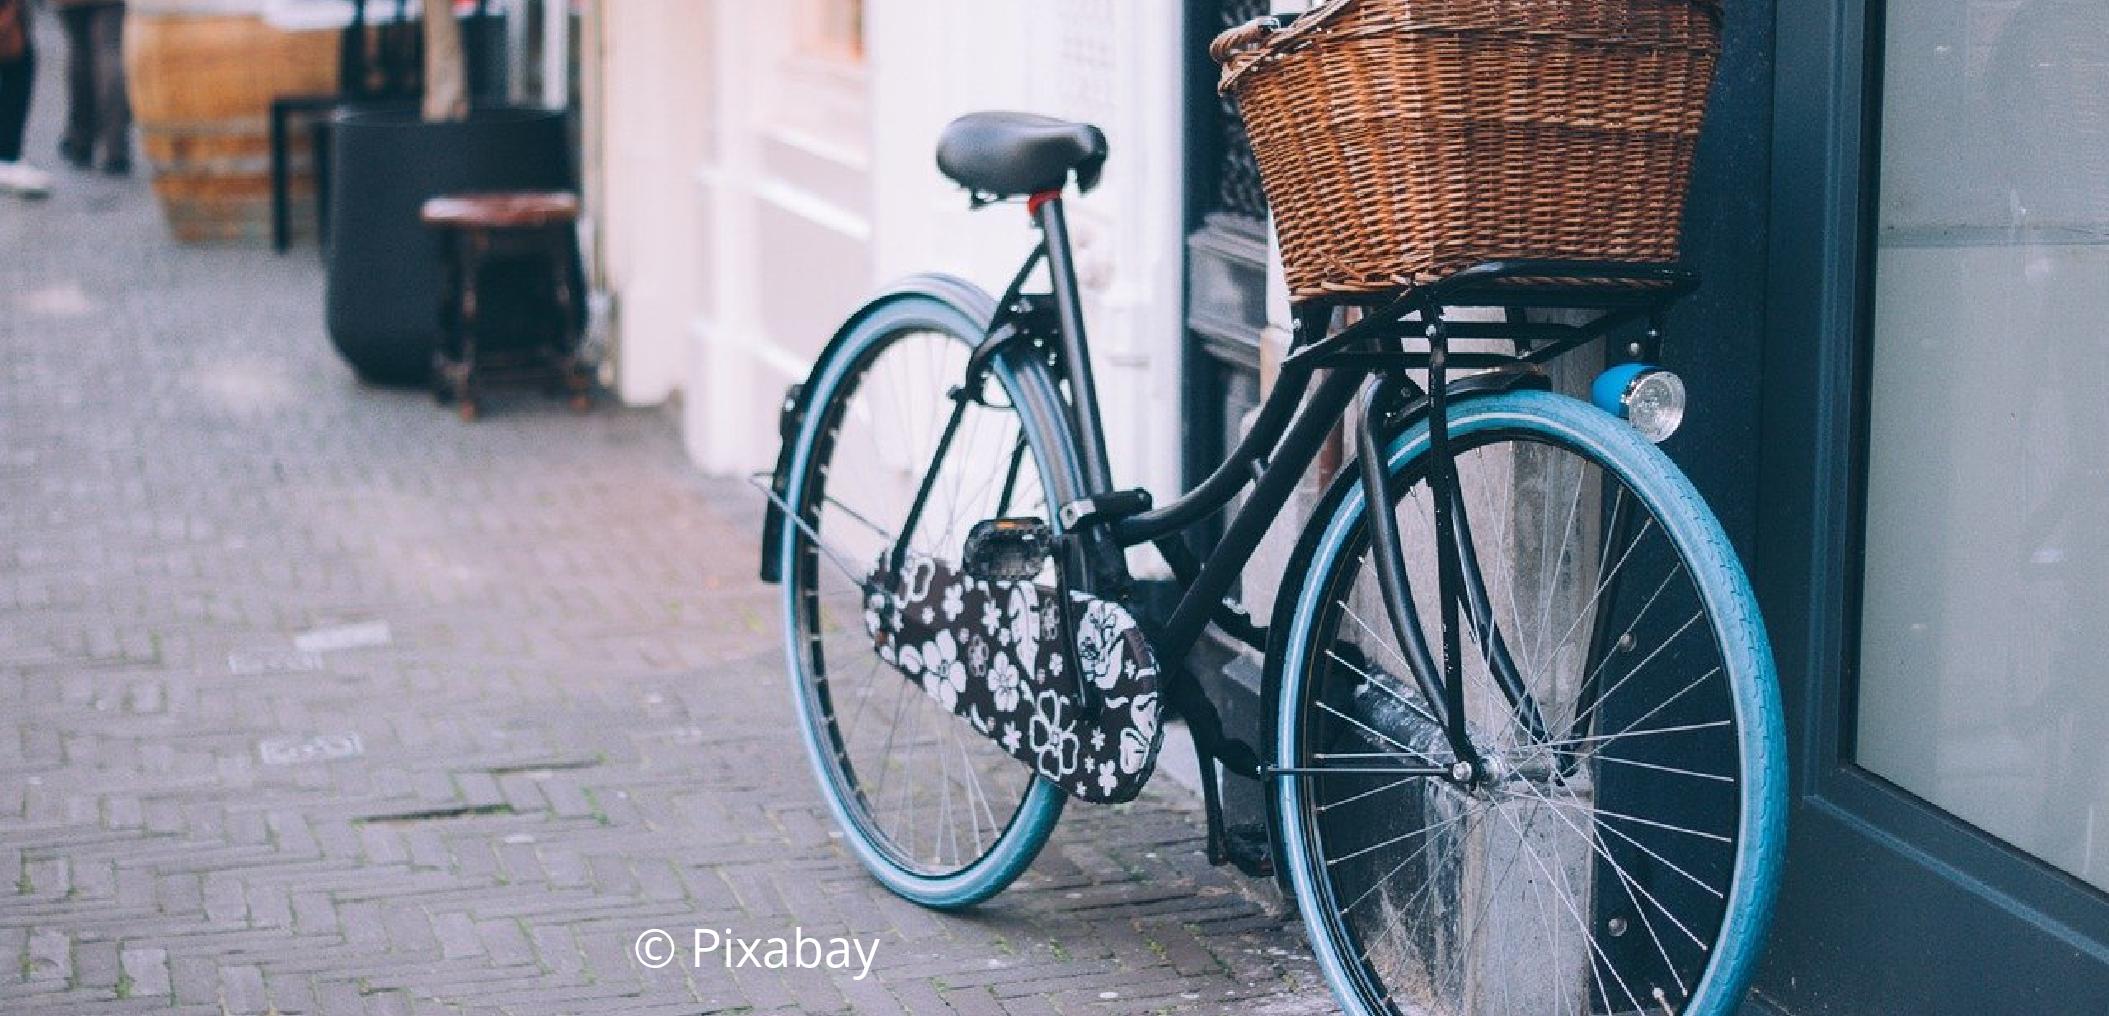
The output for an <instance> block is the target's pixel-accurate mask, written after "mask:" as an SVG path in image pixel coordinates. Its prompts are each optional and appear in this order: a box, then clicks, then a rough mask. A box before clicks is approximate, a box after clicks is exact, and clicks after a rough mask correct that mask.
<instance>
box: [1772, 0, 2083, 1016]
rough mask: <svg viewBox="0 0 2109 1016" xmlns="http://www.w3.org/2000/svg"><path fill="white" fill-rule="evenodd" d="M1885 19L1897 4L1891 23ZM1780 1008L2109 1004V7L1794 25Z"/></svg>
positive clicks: (1779, 498)
mask: <svg viewBox="0 0 2109 1016" xmlns="http://www.w3.org/2000/svg"><path fill="white" fill-rule="evenodd" d="M1885 6H1886V8H1887V9H1886V10H1883V9H1882V8H1884V7H1885ZM1778 12H1779V18H1778V22H1777V24H1778V33H1779V34H1778V42H1777V60H1778V66H1777V74H1776V80H1777V81H1778V82H1779V85H1778V88H1777V91H1776V101H1777V108H1776V109H1775V121H1774V122H1775V125H1776V133H1775V158H1774V163H1773V165H1774V179H1773V186H1772V193H1773V195H1774V202H1773V221H1772V232H1773V236H1774V237H1775V241H1774V243H1773V246H1772V255H1771V258H1770V262H1771V269H1772V270H1771V292H1770V298H1769V300H1768V306H1769V308H1770V314H1769V320H1768V326H1769V327H1768V339H1767V344H1766V354H1765V363H1766V374H1765V382H1764V385H1765V403H1766V411H1767V416H1766V424H1765V427H1764V432H1763V433H1764V452H1763V454H1764V458H1765V466H1766V468H1765V469H1764V471H1763V481H1762V484H1761V486H1762V490H1763V496H1762V499H1761V504H1760V508H1759V530H1760V533H1761V539H1760V558H1759V568H1758V570H1759V574H1760V580H1761V583H1762V586H1763V595H1765V596H1766V597H1767V607H1768V620H1769V621H1771V623H1772V627H1773V634H1774V641H1775V644H1776V647H1777V649H1778V651H1779V657H1780V661H1781V670H1782V675H1783V679H1784V680H1785V681H1786V682H1787V685H1786V687H1787V692H1788V696H1789V702H1790V712H1791V713H1792V715H1794V716H1795V717H1797V718H1798V719H1801V720H1802V721H1803V722H1802V723H1801V724H1800V730H1799V731H1798V733H1799V737H1798V738H1797V739H1796V740H1797V743H1796V745H1795V749H1796V750H1795V763H1796V775H1797V778H1798V779H1797V782H1798V783H1799V787H1798V789H1799V791H1800V793H1799V795H1798V797H1799V807H1798V808H1797V809H1796V812H1795V815H1794V835H1793V841H1792V847H1791V852H1790V857H1789V868H1788V878H1787V887H1786V891H1785V895H1784V898H1783V900H1782V907H1781V913H1780V920H1779V924H1778V930H1777V932H1776V933H1775V935H1774V936H1773V945H1772V948H1771V951H1770V954H1769V957H1768V965H1767V968H1766V972H1765V975H1764V977H1763V978H1762V982H1761V985H1760V988H1761V991H1762V992H1763V993H1764V995H1765V996H1767V997H1768V998H1769V999H1770V1000H1773V1001H1775V1002H1777V1003H1780V1004H1781V1006H1782V1007H1783V1008H1785V1009H1786V1010H1787V1011H1788V1012H1791V1013H1796V1014H1801V1013H1841V1014H1843V1013H1850V1014H1853V1016H1876V1014H1887V1013H1900V1014H1913V1016H1918V1014H1942V1013H1957V1014H2005V1013H2017V1014H2018V1013H2030V1014H2036V1013H2044V1014H2050V1013H2059V1014H2063V1013H2073V1014H2081V1013H2088V1014H2092V1013H2102V1012H2109V892H2105V890H2109V624H2105V621H2104V611H2105V610H2109V528H2105V527H2104V519H2109V5H2105V4H2104V3H2103V2H2102V0H1914V2H1911V3H1901V2H1899V3H1889V4H1886V5H1884V4H1880V3H1870V4H1867V5H1865V7H1864V8H1863V7H1862V5H1854V4H1837V3H1832V2H1824V0H1780V2H1779V4H1778Z"/></svg>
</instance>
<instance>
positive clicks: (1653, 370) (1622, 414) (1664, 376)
mask: <svg viewBox="0 0 2109 1016" xmlns="http://www.w3.org/2000/svg"><path fill="white" fill-rule="evenodd" d="M1589 398H1590V401H1592V402H1595V403H1596V405H1597V408H1599V409H1602V410H1603V411H1604V412H1606V413H1610V414H1611V415H1613V416H1616V417H1618V418H1620V419H1622V420H1624V421H1626V422H1627V423H1630V424H1632V425H1633V429H1634V430H1637V431H1640V436H1641V437H1644V438H1647V439H1648V440H1650V441H1653V442H1655V443H1657V444H1661V443H1662V442H1663V441H1664V440H1665V439H1667V438H1668V437H1669V436H1670V435H1671V434H1675V433H1676V432H1677V428H1678V426H1679V425H1681V424H1683V423H1684V379H1683V378H1680V377H1678V376H1677V375H1675V374H1672V373H1670V372H1669V371H1666V370H1663V369H1662V368H1660V367H1654V366H1650V365H1648V364H1645V363H1622V364H1619V365H1618V366H1616V367H1613V368H1611V369H1610V370H1607V371H1605V372H1603V373H1602V374H1598V375H1597V376H1596V383H1595V384H1593V385H1590V386H1589Z"/></svg>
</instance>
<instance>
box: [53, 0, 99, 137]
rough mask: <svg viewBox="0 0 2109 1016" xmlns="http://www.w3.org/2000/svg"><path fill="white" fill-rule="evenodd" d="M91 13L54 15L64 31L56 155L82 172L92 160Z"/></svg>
mask: <svg viewBox="0 0 2109 1016" xmlns="http://www.w3.org/2000/svg"><path fill="white" fill-rule="evenodd" d="M95 11H96V9H95V8H93V7H61V8H59V11H58V14H59V24H60V25H61V26H63V27H64V28H65V29H66V130H65V133H63V134H61V135H60V136H59V154H60V155H61V156H63V157H65V159H66V161H67V162H70V163H72V164H74V165H75V166H79V167H81V168H84V169H85V168H87V166H88V164H89V162H90V161H92V160H93V159H94V157H95V149H94V146H95V114H96V109H95V100H96V89H95V42H94V27H95Z"/></svg>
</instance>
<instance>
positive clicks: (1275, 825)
mask: <svg viewBox="0 0 2109 1016" xmlns="http://www.w3.org/2000/svg"><path fill="white" fill-rule="evenodd" d="M1526 388H1531V389H1537V390H1539V391H1547V390H1550V389H1551V388H1552V381H1551V379H1549V378H1547V377H1546V375H1545V372H1544V371H1543V370H1541V369H1539V368H1537V367H1536V366H1535V365H1524V366H1520V367H1513V368H1510V367H1504V368H1501V369H1498V370H1490V371H1485V372H1483V373H1478V374H1470V375H1467V376H1465V377H1462V378H1459V379H1457V380H1456V381H1452V382H1451V383H1450V387H1449V399H1448V401H1449V404H1450V406H1451V407H1452V408H1453V409H1454V408H1455V407H1457V406H1459V405H1461V404H1464V403H1465V402H1467V401H1468V400H1471V399H1478V398H1486V397H1487V396H1490V395H1500V394H1502V393H1504V392H1513V391H1518V390H1521V389H1526ZM1427 415H1428V398H1427V396H1425V395H1424V396H1422V397H1420V398H1418V399H1415V400H1414V401H1413V402H1412V403H1410V404H1408V405H1407V406H1405V407H1404V408H1403V409H1402V410H1400V411H1399V412H1397V413H1394V414H1392V415H1391V416H1390V417H1389V418H1388V419H1386V420H1384V421H1383V422H1382V424H1381V429H1380V430H1379V432H1378V434H1377V444H1378V446H1379V447H1389V446H1390V444H1391V442H1392V441H1394V440H1396V439H1397V438H1398V436H1399V435H1401V434H1403V433H1405V432H1406V431H1408V430H1410V429H1412V427H1413V426H1414V425H1415V424H1417V423H1419V422H1421V420H1423V419H1425V418H1426V417H1427ZM1350 426H1352V423H1350ZM1361 483H1362V476H1361V474H1360V473H1358V472H1356V471H1355V467H1354V464H1353V463H1349V464H1347V465H1346V466H1345V467H1343V468H1342V469H1341V470H1340V472H1339V473H1338V474H1336V475H1335V476H1334V477H1333V479H1332V481H1331V482H1329V483H1327V484H1326V489H1325V495H1324V496H1323V497H1320V498H1319V499H1318V503H1317V505H1316V506H1314V507H1313V508H1312V510H1311V516H1310V518H1308V519H1305V520H1304V526H1303V531H1302V533H1301V534H1300V535H1299V536H1298V537H1297V538H1296V549H1295V550H1294V551H1293V552H1291V553H1290V555H1289V563H1288V565H1287V566H1286V567H1284V568H1283V569H1282V577H1283V579H1284V580H1285V581H1284V582H1283V584H1282V587H1281V588H1278V589H1277V590H1276V591H1275V598H1274V615H1273V618H1272V621H1271V623H1270V624H1269V625H1268V627H1267V636H1268V638H1267V657H1266V662H1265V665H1264V666H1263V667H1262V668H1261V671H1260V715H1261V717H1262V719H1261V721H1260V722H1261V727H1260V736H1259V739H1258V740H1259V743H1258V744H1255V745H1254V746H1253V747H1254V749H1255V750H1256V751H1257V752H1258V754H1259V756H1260V762H1261V765H1262V767H1263V771H1265V767H1272V766H1277V765H1281V764H1283V763H1282V760H1281V759H1279V758H1276V757H1275V755H1274V744H1275V742H1274V732H1275V730H1276V728H1277V727H1279V725H1280V721H1281V713H1280V710H1281V708H1282V705H1283V703H1282V701H1281V688H1282V673H1281V661H1282V658H1283V657H1284V656H1286V655H1287V651H1288V648H1289V647H1288V644H1287V643H1288V639H1289V635H1290V631H1289V629H1290V626H1291V624H1292V623H1293V616H1294V614H1295V613H1296V600H1297V599H1298V594H1299V593H1301V592H1302V585H1303V583H1304V582H1307V581H1311V580H1312V578H1313V576H1312V574H1311V569H1312V568H1313V566H1314V565H1315V564H1316V562H1315V561H1314V560H1313V559H1314V558H1316V557H1317V556H1318V536H1319V533H1320V532H1321V531H1322V527H1321V526H1320V524H1319V523H1322V522H1323V521H1324V520H1325V519H1330V518H1332V517H1333V514H1334V513H1335V512H1337V511H1339V510H1340V503H1341V502H1342V501H1345V500H1347V497H1348V494H1349V492H1351V491H1353V490H1355V489H1357V488H1359V487H1360V486H1361ZM1292 578H1293V579H1294V581H1295V588H1293V589H1292V588H1290V587H1289V582H1288V581H1286V580H1290V579H1292ZM1272 778H1273V779H1279V778H1280V777H1272ZM1262 790H1263V793H1262V794H1261V795H1260V796H1261V797H1263V798H1265V799H1266V802H1267V848H1268V850H1269V851H1271V853H1272V856H1273V857H1280V856H1282V844H1281V834H1282V832H1281V831H1282V816H1281V815H1280V814H1279V813H1278V812H1277V811H1276V808H1277V805H1276V804H1275V797H1274V788H1273V786H1272V785H1271V784H1270V785H1268V786H1266V787H1263V788H1262ZM1274 877H1275V878H1276V879H1277V880H1278V881H1279V882H1280V884H1281V890H1282V892H1283V893H1285V894H1289V893H1291V889H1290V886H1289V875H1288V873H1287V872H1286V871H1283V870H1282V867H1281V865H1279V864H1277V865H1274Z"/></svg>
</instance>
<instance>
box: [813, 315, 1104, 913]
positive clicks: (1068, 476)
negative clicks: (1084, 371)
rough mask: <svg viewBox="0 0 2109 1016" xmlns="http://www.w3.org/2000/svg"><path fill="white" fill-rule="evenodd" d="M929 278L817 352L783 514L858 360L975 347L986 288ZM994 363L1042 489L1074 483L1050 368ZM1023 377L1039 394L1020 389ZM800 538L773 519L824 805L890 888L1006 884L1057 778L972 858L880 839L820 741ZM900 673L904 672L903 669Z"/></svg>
mask: <svg viewBox="0 0 2109 1016" xmlns="http://www.w3.org/2000/svg"><path fill="white" fill-rule="evenodd" d="M935 281H938V282H943V283H944V284H943V285H930V284H926V285H921V286H917V285H915V284H913V283H911V284H910V286H909V287H908V288H904V289H899V290H896V291H894V292H891V293H889V294H887V295H885V296H882V297H880V298H879V299H877V300H874V301H873V302H872V303H871V304H868V305H867V306H866V307H865V308H863V309H862V310H860V311H859V312H858V313H857V314H856V315H854V316H853V317H852V318H851V320H850V323H849V324H847V325H846V326H845V327H844V329H843V331H842V332H841V333H840V334H839V335H838V336H837V338H836V340H835V341H834V342H832V343H830V345H829V346H828V349H827V350H826V351H825V352H824V353H823V354H822V358H821V360H820V361H819V362H818V363H816V364H815V366H814V368H813V371H812V374H811V376H810V380H809V382H808V384H807V387H806V389H805V392H804V398H805V404H806V406H807V407H808V408H807V409H806V410H805V411H804V412H803V413H802V415H801V416H800V418H799V419H798V422H797V426H796V428H795V429H794V430H793V431H792V432H791V433H790V434H789V435H788V436H787V440H788V441H790V442H791V445H790V447H789V448H788V450H787V451H788V453H787V455H786V456H785V463H786V468H785V470H784V473H783V475H784V478H785V479H784V486H783V490H782V497H783V500H784V503H785V504H786V505H788V506H790V511H789V512H788V513H787V514H789V515H792V516H796V514H797V513H799V512H801V511H803V510H804V509H805V507H806V503H807V502H806V498H808V496H809V493H810V491H809V488H810V487H811V486H813V480H814V478H815V476H816V475H817V474H816V472H815V469H816V461H815V459H816V453H817V452H818V451H819V450H820V449H821V448H822V447H823V445H824V442H823V440H822V433H823V429H824V428H825V427H827V425H828V423H829V421H830V419H831V418H832V417H831V414H832V413H833V412H834V410H835V405H836V402H837V400H838V399H839V398H845V397H846V396H847V394H848V390H849V389H851V388H854V382H855V379H857V378H859V377H861V374H860V371H861V370H862V369H864V368H866V367H868V366H869V364H870V363H871V362H872V360H873V359H874V357H876V356H877V355H879V354H880V353H881V352H883V349H884V347H885V346H886V345H887V344H888V343H889V342H891V341H892V340H894V339H896V338H898V337H900V336H903V335H907V334H928V333H935V334H941V335H944V336H948V337H950V338H951V339H953V340H956V341H957V342H958V343H960V344H961V345H962V346H963V347H966V348H971V347H972V345H973V344H974V343H975V342H977V341H979V339H980V338H981V336H982V335H983V334H984V333H985V330H986V323H987V314H988V310H987V298H986V296H984V295H982V294H980V293H979V292H978V291H974V290H968V289H964V287H963V284H960V283H957V282H956V281H951V280H935ZM990 373H991V375H992V377H993V379H994V381H995V382H996V384H997V385H998V386H1000V387H1001V389H1002V390H1003V391H1004V393H1005V394H1006V395H1007V396H1008V398H1009V400H1010V405H1011V406H1013V407H1017V413H1018V417H1019V421H1020V424H1021V427H1022V429H1023V432H1024V434H1025V437H1026V440H1027V442H1028V443H1029V445H1030V447H1031V450H1032V453H1033V455H1032V458H1033V460H1034V461H1035V462H1036V463H1037V464H1038V466H1039V471H1040V477H1039V480H1040V483H1041V484H1042V486H1043V489H1044V490H1046V491H1050V492H1062V491H1070V490H1074V489H1076V487H1077V486H1078V485H1079V480H1078V477H1079V472H1078V471H1079V468H1080V467H1079V465H1078V462H1079V459H1078V456H1077V454H1076V451H1075V448H1074V445H1073V443H1072V440H1071V437H1070V431H1069V428H1068V427H1067V426H1066V425H1064V424H1063V422H1062V421H1058V420H1046V419H1040V418H1038V416H1037V415H1036V414H1035V413H1034V411H1033V409H1032V407H1033V406H1048V405H1058V404H1059V401H1058V400H1056V399H1053V398H1052V397H1051V396H1052V395H1053V392H1054V384H1053V381H1052V380H1051V379H1050V378H1049V376H1048V374H1047V371H1046V370H1045V369H1044V368H1043V367H1041V366H1040V365H1039V364H1038V363H1035V362H1030V361H1017V362H1014V361H1012V360H1011V359H1009V358H999V359H998V360H997V361H995V362H994V363H993V364H992V369H991V372H990ZM1028 389H1031V390H1033V394H1035V395H1036V396H1038V397H1037V398H1021V395H1024V394H1026V393H1027V391H1028ZM823 489H824V488H823ZM807 539H808V538H807V536H806V533H805V531H804V529H802V528H801V527H800V526H799V525H797V524H794V523H791V522H789V521H787V522H786V524H785V525H783V526H782V527H781V529H780V533H779V536H778V544H777V546H776V548H774V551H773V552H774V553H775V554H776V555H777V560H778V563H779V565H780V567H781V572H780V574H781V575H782V576H783V582H782V587H783V600H782V604H783V609H784V622H785V627H784V632H785V639H784V652H785V662H786V668H787V671H788V673H789V676H790V680H791V689H792V700H793V703H794V706H795V708H796V710H797V713H798V721H799V729H800V740H801V742H802V743H803V744H804V745H805V747H806V753H807V757H808V759H809V761H810V762H811V764H812V768H813V772H814V776H815V778H816V779H817V780H818V782H819V786H820V789H821V794H822V796H823V798H825V799H826V802H827V806H828V810H829V812H830V814H831V815H832V817H833V819H834V821H835V823H836V825H837V826H838V827H839V828H840V829H841V831H842V834H843V839H844V840H845V841H846V843H847V845H848V846H849V848H850V851H851V853H852V854H854V855H855V856H856V858H857V859H858V861H860V862H861V863H862V864H863V865H864V867H865V868H866V869H867V870H868V871H870V873H871V874H872V876H873V877H874V878H876V879H877V880H878V881H879V882H880V883H881V884H883V885H884V886H885V887H886V888H887V889H889V890H890V891H892V892H894V893H895V894H897V895H899V896H901V897H903V898H905V899H908V900H910V901H912V902H915V903H918V904H920V905H922V906H926V907H930V908H933V909H939V910H955V909H960V908H965V907H970V906H973V905H974V904H977V903H980V902H982V901H984V900H987V899H988V898H989V897H991V896H994V895H995V894H997V893H999V892H1001V891H1003V889H1004V888H1006V887H1007V886H1009V885H1010V884H1011V882H1013V881H1014V880H1015V879H1016V878H1017V877H1018V876H1019V874H1021V873H1022V872H1023V871H1024V870H1025V869H1026V867H1027V866H1029V865H1030V864H1031V863H1032V860H1033V858H1034V857H1035V856H1036V855H1037V854H1038V853H1039V851H1040V849H1041V847H1042V846H1043V845H1044V844H1045V843H1046V841H1047V838H1048V836H1049V834H1050V833H1051V832H1052V831H1053V829H1054V825H1055V822H1056V820H1057V819H1058V818H1059V817H1060V816H1061V813H1062V806H1063V801H1064V796H1063V794H1062V793H1061V791H1060V790H1059V789H1058V788H1056V787H1055V786H1053V785H1052V784H1050V783H1047V782H1046V781H1045V780H1042V779H1039V778H1037V777H1033V778H1032V779H1031V780H1030V783H1029V785H1028V786H1027V789H1026V790H1025V792H1024V794H1023V796H1022V798H1021V800H1020V801H1019V804H1018V805H1017V808H1016V810H1015V811H1014V812H1013V813H1012V815H1011V817H1010V819H1009V820H1008V823H1007V824H1006V825H1005V826H1004V828H1003V830H1002V831H1001V833H1000V834H998V835H997V836H996V839H995V842H993V843H992V844H990V845H989V846H988V847H987V848H986V850H985V851H982V852H980V854H979V856H978V857H977V858H976V859H975V860H973V861H972V862H971V863H968V864H966V865H964V866H962V867H960V868H959V869H958V870H953V871H943V872H931V871H921V870H916V868H915V866H913V865H911V864H909V863H906V862H905V861H904V860H903V858H902V857H901V856H899V851H898V850H896V849H893V848H891V847H890V845H889V844H888V843H887V842H886V839H885V836H884V834H883V832H881V831H880V830H876V829H874V828H872V827H871V825H870V823H869V822H868V820H867V816H865V815H864V814H863V813H862V809H860V807H859V805H858V804H857V803H856V802H855V797H856V795H857V794H858V793H860V791H859V790H858V788H857V787H855V786H852V785H850V784H849V783H848V782H847V781H848V780H849V779H851V778H852V777H850V776H848V775H847V774H846V773H845V772H844V767H842V766H838V765H837V764H836V762H835V761H834V760H833V757H832V756H833V755H834V754H835V753H834V750H833V749H832V748H831V747H830V745H829V744H828V743H827V740H828V739H829V738H830V736H831V735H830V733H829V731H830V727H829V726H827V724H830V723H831V722H832V721H831V720H830V719H829V718H828V717H827V716H826V715H824V710H823V709H822V706H821V703H820V700H819V698H818V697H817V696H816V694H815V693H814V690H813V685H812V681H811V678H810V675H809V674H808V673H807V669H808V661H807V660H806V659H805V653H804V651H803V649H802V642H803V641H804V640H803V639H802V637H801V634H800V631H801V623H802V622H801V614H800V611H801V609H802V607H801V601H800V597H801V595H802V594H803V589H802V587H801V584H800V575H801V570H800V568H801V565H800V561H799V557H800V553H801V551H800V548H801V545H802V541H805V540H807ZM902 680H903V682H904V683H905V682H906V680H907V679H906V678H903V679H902ZM914 694H920V692H915V693H914ZM970 733H971V732H970ZM973 736H978V735H973ZM882 778H883V777H882Z"/></svg>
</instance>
